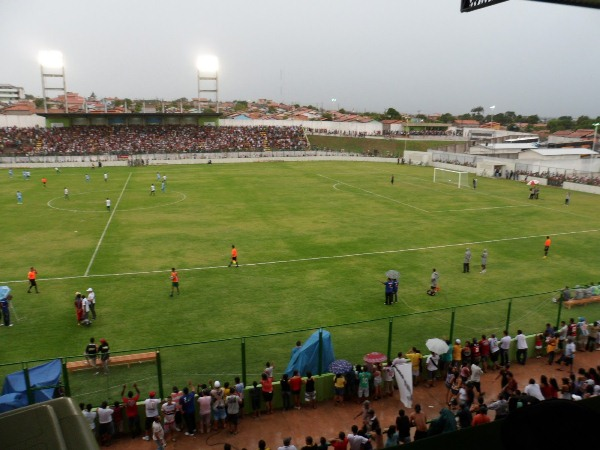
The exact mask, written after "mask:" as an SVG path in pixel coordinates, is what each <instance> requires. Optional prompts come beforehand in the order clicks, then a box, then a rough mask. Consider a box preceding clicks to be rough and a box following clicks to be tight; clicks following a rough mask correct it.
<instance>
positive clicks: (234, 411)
mask: <svg viewBox="0 0 600 450" xmlns="http://www.w3.org/2000/svg"><path fill="white" fill-rule="evenodd" d="M240 403H241V399H240V397H239V396H238V395H237V392H235V389H232V390H231V391H230V392H229V395H228V396H227V397H226V398H225V404H226V405H227V422H228V423H229V432H230V433H231V434H237V432H238V431H237V429H238V420H239V413H240Z"/></svg>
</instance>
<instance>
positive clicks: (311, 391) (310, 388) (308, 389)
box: [304, 371, 317, 409]
mask: <svg viewBox="0 0 600 450" xmlns="http://www.w3.org/2000/svg"><path fill="white" fill-rule="evenodd" d="M304 385H305V386H304V401H306V403H308V404H309V405H311V406H312V408H313V409H315V408H316V407H317V391H316V389H315V379H314V378H313V377H312V373H311V372H310V371H308V372H306V380H304Z"/></svg>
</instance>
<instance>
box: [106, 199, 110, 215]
mask: <svg viewBox="0 0 600 450" xmlns="http://www.w3.org/2000/svg"><path fill="white" fill-rule="evenodd" d="M106 210H107V211H108V212H110V198H108V197H106Z"/></svg>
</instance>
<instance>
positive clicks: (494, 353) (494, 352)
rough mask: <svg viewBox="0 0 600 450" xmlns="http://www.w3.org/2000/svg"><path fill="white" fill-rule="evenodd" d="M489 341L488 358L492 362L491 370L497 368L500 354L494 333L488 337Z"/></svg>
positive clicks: (498, 343) (498, 342)
mask: <svg viewBox="0 0 600 450" xmlns="http://www.w3.org/2000/svg"><path fill="white" fill-rule="evenodd" d="M488 341H489V343H490V360H491V361H492V363H493V366H492V370H496V369H498V367H500V366H498V357H499V356H500V341H498V338H497V337H496V335H495V334H494V333H492V335H491V336H490V338H489V339H488Z"/></svg>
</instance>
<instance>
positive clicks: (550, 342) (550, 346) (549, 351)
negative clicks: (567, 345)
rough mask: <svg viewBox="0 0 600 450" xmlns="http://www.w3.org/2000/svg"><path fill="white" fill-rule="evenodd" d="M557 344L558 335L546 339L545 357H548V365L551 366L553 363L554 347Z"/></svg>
mask: <svg viewBox="0 0 600 450" xmlns="http://www.w3.org/2000/svg"><path fill="white" fill-rule="evenodd" d="M557 342H558V333H555V334H554V335H553V336H548V337H547V338H546V355H547V356H548V365H550V366H551V365H552V363H553V362H554V356H555V355H556V345H557Z"/></svg>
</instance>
